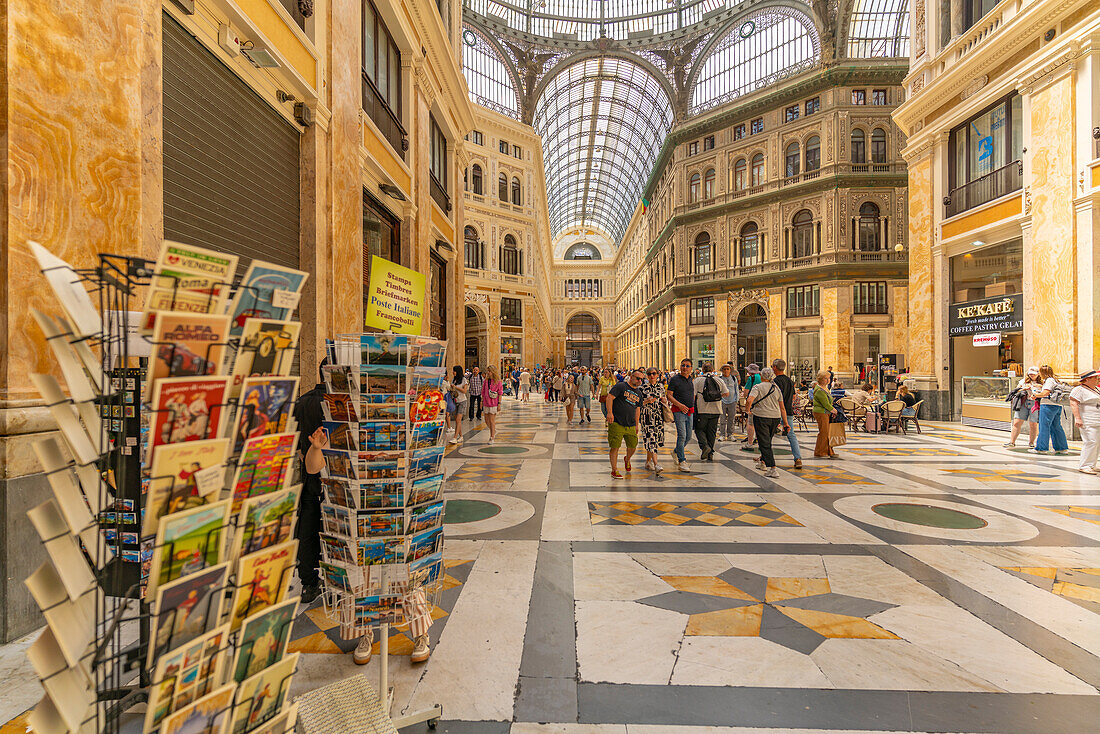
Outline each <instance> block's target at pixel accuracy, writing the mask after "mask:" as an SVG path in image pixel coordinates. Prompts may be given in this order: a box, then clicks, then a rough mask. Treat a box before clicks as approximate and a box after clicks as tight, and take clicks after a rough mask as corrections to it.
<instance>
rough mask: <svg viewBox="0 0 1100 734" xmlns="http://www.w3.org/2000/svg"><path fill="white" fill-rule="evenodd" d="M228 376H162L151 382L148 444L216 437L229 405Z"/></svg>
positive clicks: (220, 431)
mask: <svg viewBox="0 0 1100 734" xmlns="http://www.w3.org/2000/svg"><path fill="white" fill-rule="evenodd" d="M228 382H229V378H227V377H165V378H163V379H160V380H157V381H156V382H155V383H154V384H153V399H152V401H151V405H152V406H153V410H152V413H151V414H150V418H151V423H150V426H149V448H150V449H152V448H154V447H156V446H160V445H162V444H166V443H182V442H184V441H198V440H201V439H204V438H217V437H218V436H220V435H221V433H222V424H223V423H224V421H225V416H226V413H227V412H228V408H229V406H228V405H227V402H228V399H229V394H228V391H227V385H228Z"/></svg>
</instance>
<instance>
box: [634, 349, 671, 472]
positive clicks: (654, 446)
mask: <svg viewBox="0 0 1100 734" xmlns="http://www.w3.org/2000/svg"><path fill="white" fill-rule="evenodd" d="M645 376H646V379H645V382H643V383H642V384H641V385H640V386H639V387H638V392H639V393H640V394H641V396H642V416H641V427H642V448H644V449H645V468H646V469H649V470H650V471H652V472H653V473H655V474H660V473H661V472H662V471H664V469H663V468H662V467H661V465H660V464H659V463H657V462H658V461H659V460H658V458H657V451H659V450H660V448H661V447H662V446H664V445H665V417H664V406H666V405H668V399H667V398H666V397H665V387H664V385H662V384H661V373H660V372H658V371H657V370H656V369H654V368H653V367H650V368H649V369H648V370H646V373H645Z"/></svg>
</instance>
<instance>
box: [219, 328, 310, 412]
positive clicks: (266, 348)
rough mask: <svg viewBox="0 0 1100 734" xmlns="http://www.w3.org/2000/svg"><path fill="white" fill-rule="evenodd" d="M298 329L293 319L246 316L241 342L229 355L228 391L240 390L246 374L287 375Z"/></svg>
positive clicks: (296, 345) (252, 375)
mask: <svg viewBox="0 0 1100 734" xmlns="http://www.w3.org/2000/svg"><path fill="white" fill-rule="evenodd" d="M301 330H302V325H301V323H299V322H297V321H272V320H271V319H246V320H245V322H244V331H243V332H242V333H241V344H240V346H239V347H238V348H237V353H236V355H235V356H234V358H233V370H232V372H231V373H230V374H231V375H232V379H233V383H232V385H231V386H230V394H232V395H237V393H239V392H240V389H241V383H243V382H244V378H246V377H266V376H271V375H276V376H279V375H289V374H290V366H291V364H292V363H293V362H294V353H295V351H296V349H297V347H298V334H299V333H300V332H301Z"/></svg>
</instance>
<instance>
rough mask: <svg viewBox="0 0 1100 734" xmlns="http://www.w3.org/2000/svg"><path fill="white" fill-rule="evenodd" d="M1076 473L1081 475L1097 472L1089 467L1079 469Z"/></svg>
mask: <svg viewBox="0 0 1100 734" xmlns="http://www.w3.org/2000/svg"><path fill="white" fill-rule="evenodd" d="M1077 471H1079V472H1081V473H1082V474H1096V473H1097V471H1096V470H1095V469H1093V468H1092V467H1091V466H1085V467H1081V468H1080V469H1078V470H1077Z"/></svg>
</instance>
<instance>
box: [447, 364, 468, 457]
mask: <svg viewBox="0 0 1100 734" xmlns="http://www.w3.org/2000/svg"><path fill="white" fill-rule="evenodd" d="M469 392H470V383H468V382H466V375H464V374H463V372H462V367H461V365H457V364H456V365H455V366H454V374H453V375H452V377H451V400H453V401H454V404H455V410H454V412H453V413H451V420H452V421H453V422H454V431H455V435H453V436H451V440H450V441H449V443H458V442H459V441H461V440H462V415H463V414H464V413H465V412H466V399H467V395H468V394H469Z"/></svg>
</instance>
